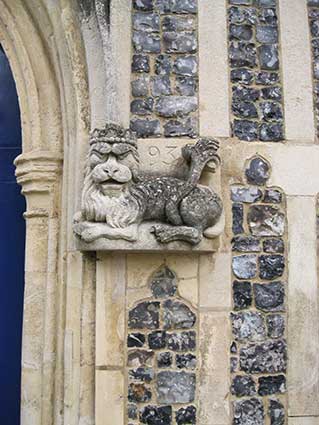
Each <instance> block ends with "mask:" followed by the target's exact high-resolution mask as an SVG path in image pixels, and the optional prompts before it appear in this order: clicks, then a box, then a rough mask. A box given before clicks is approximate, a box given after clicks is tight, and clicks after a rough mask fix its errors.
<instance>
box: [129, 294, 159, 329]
mask: <svg viewBox="0 0 319 425" xmlns="http://www.w3.org/2000/svg"><path fill="white" fill-rule="evenodd" d="M159 308H160V303H159V302H156V301H144V302H141V303H139V304H138V305H137V306H136V307H134V308H133V309H132V310H130V312H129V320H128V327H129V328H130V329H144V328H146V329H156V328H158V327H159Z"/></svg>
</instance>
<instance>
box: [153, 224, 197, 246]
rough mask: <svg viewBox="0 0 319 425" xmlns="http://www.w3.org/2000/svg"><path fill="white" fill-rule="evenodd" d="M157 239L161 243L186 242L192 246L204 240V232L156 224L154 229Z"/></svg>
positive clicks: (191, 228)
mask: <svg viewBox="0 0 319 425" xmlns="http://www.w3.org/2000/svg"><path fill="white" fill-rule="evenodd" d="M152 233H154V235H155V237H156V239H157V240H158V241H159V242H161V243H168V242H173V241H184V242H188V243H190V244H192V245H196V244H198V243H199V242H200V241H201V240H202V236H203V235H202V231H201V230H199V229H196V228H195V227H188V226H170V225H169V224H156V225H154V226H153V228H152Z"/></svg>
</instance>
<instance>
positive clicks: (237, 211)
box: [232, 203, 244, 235]
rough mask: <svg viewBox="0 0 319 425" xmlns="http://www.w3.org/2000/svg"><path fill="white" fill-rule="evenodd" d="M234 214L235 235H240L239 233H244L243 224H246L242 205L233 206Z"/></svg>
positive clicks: (233, 227)
mask: <svg viewBox="0 0 319 425" xmlns="http://www.w3.org/2000/svg"><path fill="white" fill-rule="evenodd" d="M232 214H233V226H232V230H233V234H234V235H238V234H239V233H244V228H243V222H244V208H243V205H242V204H237V203H236V204H233V205H232Z"/></svg>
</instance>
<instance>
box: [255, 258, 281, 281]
mask: <svg viewBox="0 0 319 425" xmlns="http://www.w3.org/2000/svg"><path fill="white" fill-rule="evenodd" d="M258 262H259V276H260V278H261V279H268V280H270V279H275V278H278V277H281V276H282V275H283V273H284V270H285V258H284V256H283V255H277V254H273V255H261V256H260V257H259V258H258Z"/></svg>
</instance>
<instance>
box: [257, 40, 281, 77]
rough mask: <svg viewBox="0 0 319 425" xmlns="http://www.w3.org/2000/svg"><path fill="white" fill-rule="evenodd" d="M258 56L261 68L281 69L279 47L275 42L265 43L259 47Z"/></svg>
mask: <svg viewBox="0 0 319 425" xmlns="http://www.w3.org/2000/svg"><path fill="white" fill-rule="evenodd" d="M258 56H259V63H260V67H261V69H266V70H272V71H274V70H277V69H279V56H278V47H277V46H276V45H274V44H271V45H270V44H263V45H261V46H259V47H258Z"/></svg>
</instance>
